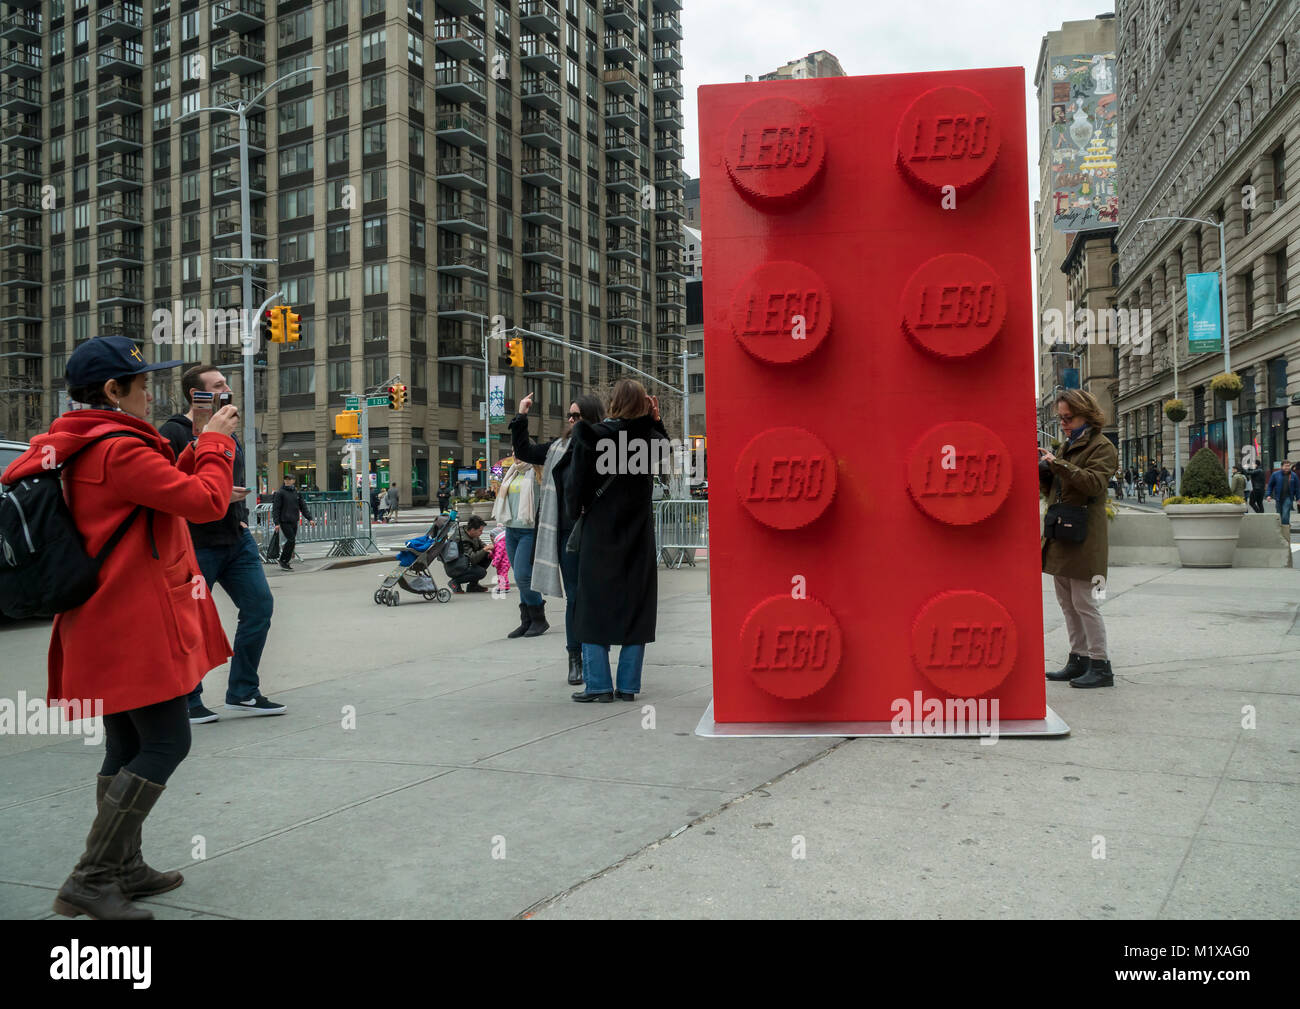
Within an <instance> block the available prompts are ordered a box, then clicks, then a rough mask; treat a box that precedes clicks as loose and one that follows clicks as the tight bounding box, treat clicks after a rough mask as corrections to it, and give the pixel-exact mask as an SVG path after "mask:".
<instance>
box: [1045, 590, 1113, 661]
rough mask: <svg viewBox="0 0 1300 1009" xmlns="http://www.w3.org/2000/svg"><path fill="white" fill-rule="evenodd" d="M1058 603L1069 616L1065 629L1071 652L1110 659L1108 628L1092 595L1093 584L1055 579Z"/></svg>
mask: <svg viewBox="0 0 1300 1009" xmlns="http://www.w3.org/2000/svg"><path fill="white" fill-rule="evenodd" d="M1052 580H1053V581H1054V582H1055V583H1056V601H1057V602H1058V603H1060V604H1061V612H1062V613H1064V614H1065V629H1066V632H1067V633H1068V634H1069V635H1070V651H1071V652H1073V653H1074V654H1075V655H1086V656H1088V658H1090V659H1105V658H1106V625H1105V624H1104V623H1102V620H1101V610H1100V609H1098V608H1097V600H1096V599H1094V598H1093V595H1092V582H1090V581H1087V580H1086V579H1083V578H1065V577H1064V576H1062V575H1054V576H1053V578H1052Z"/></svg>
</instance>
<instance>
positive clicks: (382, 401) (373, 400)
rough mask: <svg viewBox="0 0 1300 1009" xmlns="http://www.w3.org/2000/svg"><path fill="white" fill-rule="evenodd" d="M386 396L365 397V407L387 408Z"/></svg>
mask: <svg viewBox="0 0 1300 1009" xmlns="http://www.w3.org/2000/svg"><path fill="white" fill-rule="evenodd" d="M387 405H388V396H387V395H384V396H367V397H366V406H387Z"/></svg>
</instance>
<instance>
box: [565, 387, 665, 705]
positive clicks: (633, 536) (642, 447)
mask: <svg viewBox="0 0 1300 1009" xmlns="http://www.w3.org/2000/svg"><path fill="white" fill-rule="evenodd" d="M667 437H668V432H667V431H665V430H664V426H663V422H662V421H661V420H660V419H659V404H658V402H657V401H656V400H655V399H654V397H652V396H649V395H647V394H646V391H645V387H644V386H643V385H642V384H641V383H640V382H637V381H634V380H632V379H626V378H625V379H620V380H619V382H618V383H617V384H616V385H615V386H614V393H613V396H612V397H611V399H610V405H609V416H608V417H606V418H605V420H604V421H602V422H601V423H599V424H590V423H588V422H587V421H585V420H582V421H579V422H578V423H577V424H575V425H574V431H573V436H572V440H573V448H572V449H571V453H570V454H571V455H572V457H573V458H572V461H571V462H570V465H569V476H568V479H567V480H566V482H565V494H566V500H565V511H566V512H567V513H568V514H569V515H573V516H578V515H581V516H582V528H581V532H580V536H579V543H580V547H579V550H578V585H579V590H578V600H577V606H576V607H575V614H574V616H575V630H576V632H577V635H578V639H579V640H580V641H581V642H582V666H583V679H584V681H585V689H584V690H582V691H579V692H578V693H576V694H574V695H573V699H574V700H575V701H580V702H587V701H599V702H606V701H612V700H614V698H615V697H617V698H618V699H619V700H623V701H634V700H636V695H637V694H639V693H640V692H641V666H642V663H643V662H644V661H645V646H646V645H647V644H648V643H649V642H651V641H653V640H654V638H655V616H656V611H657V609H658V604H659V601H658V576H657V572H656V570H655V530H654V512H653V506H652V504H651V496H652V494H653V490H654V486H653V477H652V475H651V471H650V461H651V460H653V459H656V458H658V452H657V448H658V446H657V445H656V442H657V441H658V440H659V439H667ZM611 645H619V646H621V647H620V649H619V655H618V679H617V684H615V683H614V682H612V677H611V673H610V666H609V649H610V646H611Z"/></svg>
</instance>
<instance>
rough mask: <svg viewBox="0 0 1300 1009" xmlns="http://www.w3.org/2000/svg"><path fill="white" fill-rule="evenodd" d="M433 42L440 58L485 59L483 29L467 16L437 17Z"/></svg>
mask: <svg viewBox="0 0 1300 1009" xmlns="http://www.w3.org/2000/svg"><path fill="white" fill-rule="evenodd" d="M433 44H434V46H435V47H436V48H437V50H438V52H439V53H440V54H441V55H440V57H439V58H440V59H442V58H446V59H453V60H481V59H483V53H484V49H483V30H482V29H481V28H479V27H478V26H477V25H475V24H474V22H472V21H471V20H470V19H469V18H466V17H450V18H437V19H436V20H435V21H434V22H433Z"/></svg>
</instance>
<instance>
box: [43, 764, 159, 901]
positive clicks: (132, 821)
mask: <svg viewBox="0 0 1300 1009" xmlns="http://www.w3.org/2000/svg"><path fill="white" fill-rule="evenodd" d="M162 793H163V786H162V785H156V784H154V783H153V782H152V781H149V780H147V779H145V778H141V777H140V776H139V775H136V774H132V773H131V772H130V771H127V770H125V769H123V770H121V771H118V772H117V774H116V775H115V776H114V777H113V780H112V781H110V782H109V784H108V788H107V789H105V790H104V796H103V799H102V800H101V801H100V805H99V813H98V815H97V816H96V817H95V822H94V823H93V824H92V825H91V827H90V834H89V835H88V836H87V838H86V850H85V852H84V853H83V854H82V856H81V859H80V860H79V861H78V862H77V867H76V868H75V869H73V870H72V875H70V876H69V877H68V878H67V880H66V881H65V882H64V884H63V886H62V887H60V888H59V893H58V896H57V897H55V898H54V910H55V911H56V912H57V913H58V914H61V915H65V916H67V917H69V918H75V917H77V915H79V914H84V915H88V916H89V917H91V918H97V919H102V920H107V921H152V920H153V912H152V911H150V910H148V909H147V908H143V907H137V906H136V905H135V904H132V903H131V902H130V901H129V900H128V899H127V898H126V895H125V894H124V893H123V892H122V887H121V884H119V882H118V877H119V875H120V873H121V872H122V869H123V866H124V865H125V864H126V862H127V860H128V859H130V858H131V857H132V852H133V850H134V849H135V847H136V838H137V837H138V836H139V834H140V831H141V826H142V824H143V823H144V820H145V817H147V816H148V815H149V811H150V810H151V809H153V805H154V803H155V802H157V801H158V796H160V795H162Z"/></svg>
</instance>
